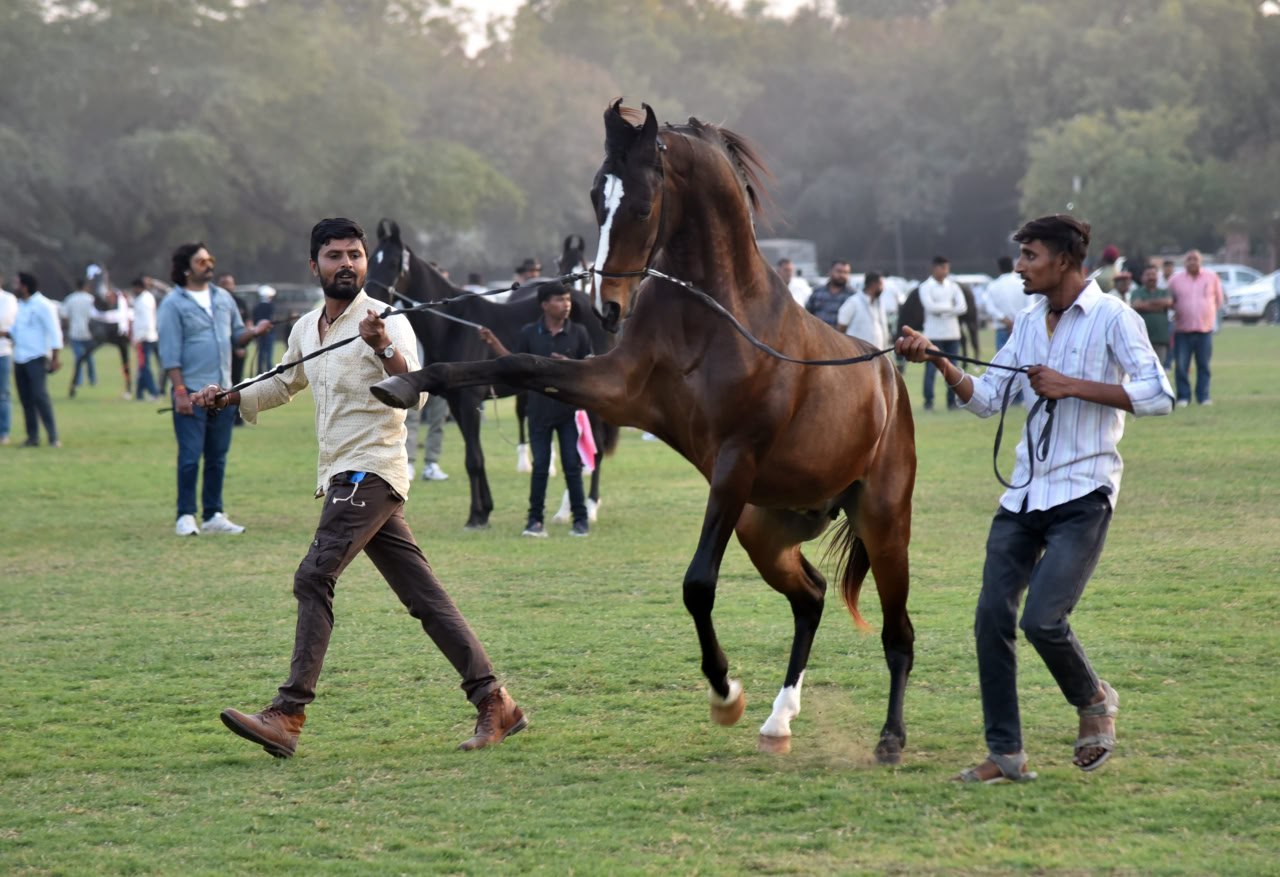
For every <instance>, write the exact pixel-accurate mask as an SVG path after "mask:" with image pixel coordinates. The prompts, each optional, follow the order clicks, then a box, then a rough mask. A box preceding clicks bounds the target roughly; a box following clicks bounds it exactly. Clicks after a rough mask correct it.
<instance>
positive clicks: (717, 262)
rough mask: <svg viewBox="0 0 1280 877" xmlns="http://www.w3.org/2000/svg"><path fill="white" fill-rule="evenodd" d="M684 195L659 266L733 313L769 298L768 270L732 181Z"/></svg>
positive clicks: (735, 185)
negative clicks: (729, 183) (715, 188)
mask: <svg viewBox="0 0 1280 877" xmlns="http://www.w3.org/2000/svg"><path fill="white" fill-rule="evenodd" d="M720 188H721V189H724V191H714V190H713V191H711V192H709V193H708V192H699V193H698V196H697V197H696V198H695V197H690V196H689V195H686V196H685V197H684V198H683V200H682V203H681V205H680V220H679V223H678V225H677V227H676V228H674V229H672V231H671V234H670V237H669V239H668V241H667V244H666V245H665V246H664V247H663V249H662V252H661V255H660V257H659V259H658V260H657V261H658V267H659V268H660V270H662V271H663V272H665V273H667V274H670V275H671V276H672V277H675V278H678V279H680V280H684V281H687V282H689V283H691V284H692V285H694V286H696V287H698V288H699V289H700V290H702V291H703V292H705V293H707V294H708V295H710V296H711V297H712V298H714V299H715V300H716V301H718V302H719V303H720V304H721V305H723V306H724V307H725V308H727V309H729V310H730V311H734V312H742V311H744V310H748V309H750V308H751V306H752V305H753V304H755V303H757V302H759V301H762V300H766V299H768V298H769V297H770V296H769V292H770V283H769V278H768V273H769V272H768V270H767V268H766V267H765V266H764V263H763V262H762V261H761V259H760V256H759V254H758V252H757V250H756V247H755V228H754V226H753V225H752V222H751V212H750V209H749V208H748V207H747V204H746V200H745V197H744V195H743V193H742V190H741V188H740V187H739V186H738V185H737V181H736V179H735V180H734V185H733V187H732V189H728V188H727V187H725V186H723V185H722V186H721V187H720Z"/></svg>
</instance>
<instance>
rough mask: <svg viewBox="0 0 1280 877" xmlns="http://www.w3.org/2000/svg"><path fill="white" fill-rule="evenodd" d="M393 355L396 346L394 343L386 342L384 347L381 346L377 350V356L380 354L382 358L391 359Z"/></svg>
mask: <svg viewBox="0 0 1280 877" xmlns="http://www.w3.org/2000/svg"><path fill="white" fill-rule="evenodd" d="M395 355H396V346H395V345H394V344H388V345H387V346H386V347H384V348H382V350H380V351H378V356H381V357H382V358H383V359H391V358H392V357H394V356H395Z"/></svg>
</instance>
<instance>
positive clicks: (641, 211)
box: [631, 204, 653, 222]
mask: <svg viewBox="0 0 1280 877" xmlns="http://www.w3.org/2000/svg"><path fill="white" fill-rule="evenodd" d="M631 213H632V215H634V216H635V218H636V219H639V220H640V221H641V222H644V221H645V220H647V219H648V218H649V217H650V216H652V215H653V205H652V204H637V205H636V206H635V207H633V208H631Z"/></svg>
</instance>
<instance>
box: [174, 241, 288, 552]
mask: <svg viewBox="0 0 1280 877" xmlns="http://www.w3.org/2000/svg"><path fill="white" fill-rule="evenodd" d="M213 269H214V259H213V256H211V255H210V254H209V250H208V249H207V248H206V247H205V245H204V244H202V243H192V244H183V245H182V246H180V247H178V249H176V250H174V253H173V268H172V271H171V272H170V277H171V279H172V280H173V282H174V284H175V286H174V289H173V292H171V293H170V294H169V295H167V296H166V297H165V299H164V301H163V302H161V303H160V308H159V311H158V313H157V315H156V321H157V324H158V326H159V330H160V362H161V364H162V366H163V367H164V369H165V371H166V372H167V373H168V375H169V381H170V383H171V384H172V385H173V431H174V434H175V435H176V436H177V438H178V521H177V524H176V526H175V527H174V532H176V533H177V534H178V535H179V536H195V535H197V534H199V533H233V534H234V533H243V532H244V527H241V526H239V525H238V524H234V523H232V522H231V520H230V519H229V518H228V517H227V516H226V515H225V514H223V512H222V480H223V476H224V475H225V474H226V468H227V452H228V451H229V450H230V449H231V427H232V424H233V423H235V419H236V412H235V411H234V410H233V411H226V412H224V413H222V414H220V415H219V414H216V413H214V412H209V411H206V410H205V409H203V408H196V407H194V406H193V405H192V404H191V399H190V397H189V396H188V394H187V384H188V383H190V384H191V386H193V387H197V388H198V387H203V386H206V385H208V384H220V385H222V386H230V384H231V345H232V341H233V340H234V341H235V343H237V344H245V343H248V341H249V339H251V338H255V337H259V336H261V335H263V334H265V333H266V332H269V331H271V324H270V323H269V322H266V321H262V322H259V323H258V324H256V325H255V326H253V327H252V328H250V329H246V328H245V325H244V321H243V320H241V319H240V312H239V311H238V310H237V308H236V302H235V299H233V298H232V297H231V293H229V292H227V291H226V290H225V289H220V288H219V287H217V286H214V285H213V284H212V283H210V282H209V281H211V280H212V279H213ZM202 456H203V457H204V490H203V493H202V496H201V504H202V506H203V509H202V511H203V520H204V523H203V525H201V526H200V527H198V528H197V526H196V518H195V514H196V478H197V476H198V475H199V472H200V458H201V457H202Z"/></svg>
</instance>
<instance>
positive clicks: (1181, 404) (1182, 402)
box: [1178, 399, 1191, 408]
mask: <svg viewBox="0 0 1280 877" xmlns="http://www.w3.org/2000/svg"><path fill="white" fill-rule="evenodd" d="M1190 404H1191V403H1190V402H1188V401H1187V400H1186V399H1179V400H1178V407H1179V408H1186V407H1187V406H1188V405H1190Z"/></svg>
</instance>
